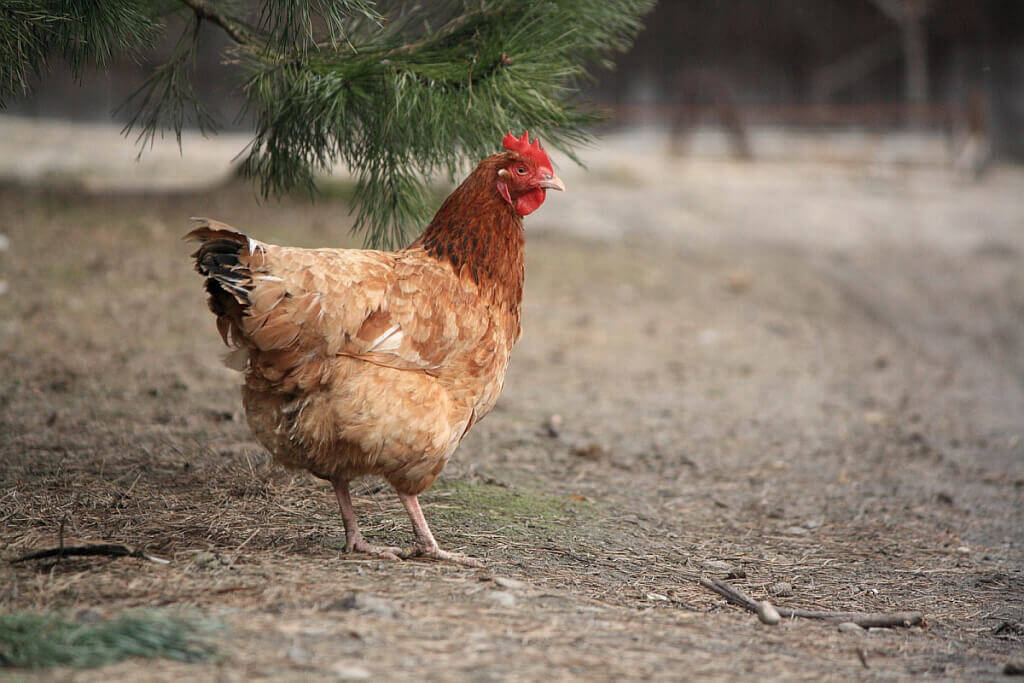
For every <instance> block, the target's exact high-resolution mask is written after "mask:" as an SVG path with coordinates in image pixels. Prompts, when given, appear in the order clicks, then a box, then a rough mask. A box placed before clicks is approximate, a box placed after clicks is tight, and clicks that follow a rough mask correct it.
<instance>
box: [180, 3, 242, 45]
mask: <svg viewBox="0 0 1024 683" xmlns="http://www.w3.org/2000/svg"><path fill="white" fill-rule="evenodd" d="M179 2H181V4H183V5H186V6H187V7H189V8H191V9H192V11H193V12H195V13H196V16H197V17H199V19H205V20H207V21H209V22H212V23H214V24H216V25H217V26H220V27H221V28H222V29H224V32H225V33H227V34H228V37H229V38H231V40H233V41H235V42H236V43H238V44H239V45H247V44H248V43H249V42H250V41H249V36H248V35H247V34H246V31H245V29H243V28H241V27H239V26H236V25H235V23H234V22H233V21H231V20H230V19H228V18H227V17H223V16H221V15H219V14H217V13H216V12H214V11H213V10H212V9H210V8H209V6H207V4H206V2H205V0H179Z"/></svg>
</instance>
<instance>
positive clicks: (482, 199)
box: [413, 157, 525, 315]
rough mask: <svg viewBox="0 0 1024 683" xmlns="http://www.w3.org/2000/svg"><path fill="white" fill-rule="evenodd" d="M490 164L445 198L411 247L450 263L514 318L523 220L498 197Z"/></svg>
mask: <svg viewBox="0 0 1024 683" xmlns="http://www.w3.org/2000/svg"><path fill="white" fill-rule="evenodd" d="M492 159H493V157H492V158H489V159H485V160H484V161H483V162H482V163H481V164H480V166H479V167H477V170H476V171H474V172H473V173H472V174H471V175H470V176H469V177H468V178H466V180H465V181H464V182H463V183H462V185H460V186H459V187H458V188H457V189H456V190H455V191H454V192H452V194H451V195H449V196H448V199H446V200H445V201H444V204H442V205H441V208H440V209H438V211H437V215H435V216H434V219H433V220H432V221H431V222H430V225H428V226H427V229H426V230H425V231H424V232H423V234H422V235H421V236H420V238H419V239H418V240H416V242H415V243H414V245H413V246H421V247H423V249H425V250H426V251H427V253H428V254H430V255H431V256H433V257H434V258H436V259H438V260H440V261H448V262H449V263H451V264H452V268H453V269H454V270H455V273H456V274H457V275H459V276H460V277H465V278H470V279H472V280H473V281H474V282H476V283H477V285H479V286H480V291H481V293H483V294H485V295H487V294H490V295H491V296H492V297H493V300H494V301H495V303H499V304H501V305H503V306H508V307H509V310H511V311H513V312H515V313H516V314H517V315H518V312H519V307H520V303H521V301H522V298H523V245H524V242H525V240H524V238H523V218H522V216H520V215H519V214H517V213H516V212H515V210H514V209H513V208H512V207H511V206H510V205H509V204H508V203H507V202H506V201H505V200H504V199H502V197H501V195H500V194H499V193H498V190H497V177H498V176H497V172H498V165H497V162H492ZM489 162H490V163H489ZM492 167H493V168H492Z"/></svg>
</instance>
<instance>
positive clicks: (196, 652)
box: [0, 610, 219, 669]
mask: <svg viewBox="0 0 1024 683" xmlns="http://www.w3.org/2000/svg"><path fill="white" fill-rule="evenodd" d="M217 628H219V626H218V625H217V624H214V623H213V622H209V621H204V620H198V619H191V618H184V617H176V616H172V615H169V614H166V613H164V612H162V611H160V610H133V611H130V612H124V613H122V614H120V615H118V616H115V617H113V618H111V619H109V620H100V621H74V620H69V619H66V618H64V617H62V616H60V615H57V614H32V613H27V612H22V613H14V614H0V668H3V667H16V668H26V669H39V668H45V667H52V666H73V667H94V666H103V665H104V664H110V663H113V662H119V661H121V660H123V659H128V658H130V657H143V658H153V657H164V658H167V659H173V660H177V661H180V662H196V661H202V660H207V659H209V658H211V657H213V656H215V651H214V648H213V646H212V645H210V644H209V643H208V642H206V641H205V639H204V638H205V637H206V636H207V635H209V634H210V633H212V632H213V631H214V630H216V629H217Z"/></svg>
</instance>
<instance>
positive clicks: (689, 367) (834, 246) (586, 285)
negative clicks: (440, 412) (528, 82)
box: [0, 158, 1024, 680]
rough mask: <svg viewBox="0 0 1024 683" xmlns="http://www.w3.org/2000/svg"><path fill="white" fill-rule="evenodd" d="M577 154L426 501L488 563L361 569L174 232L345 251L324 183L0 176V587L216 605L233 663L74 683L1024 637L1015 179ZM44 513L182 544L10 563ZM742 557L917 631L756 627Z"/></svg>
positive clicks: (595, 664)
mask: <svg viewBox="0 0 1024 683" xmlns="http://www.w3.org/2000/svg"><path fill="white" fill-rule="evenodd" d="M567 176H569V177H567V178H566V180H567V181H570V180H571V181H572V182H570V183H569V185H570V193H569V194H567V195H566V196H565V197H564V198H563V197H561V196H554V197H551V198H549V200H548V204H547V205H546V206H545V207H544V208H543V209H541V210H540V211H538V213H537V214H536V215H535V216H532V217H531V218H530V219H529V225H528V253H527V261H528V265H527V294H526V302H525V309H526V314H525V321H524V328H525V336H524V339H523V341H522V342H521V343H520V345H519V347H517V349H516V352H515V353H514V354H513V361H512V366H511V367H510V369H509V373H508V377H507V379H506V384H505V392H504V394H503V396H502V398H501V400H500V402H499V403H498V406H497V408H496V409H495V411H494V412H493V413H492V414H491V415H490V416H489V417H488V418H487V419H486V420H484V421H483V422H482V423H481V424H479V425H478V426H477V427H475V429H474V431H473V432H472V433H471V434H470V435H469V437H468V438H467V439H466V440H465V441H464V442H463V445H462V446H461V447H460V449H459V450H458V451H457V453H456V455H455V457H454V458H453V461H452V463H451V464H450V465H449V467H448V469H447V470H446V471H445V472H444V474H443V475H442V479H441V480H440V481H439V483H438V484H437V485H436V486H435V487H434V488H433V489H432V490H431V491H430V492H428V493H427V494H426V495H425V496H424V508H425V511H426V515H427V518H428V520H429V521H430V522H431V524H432V527H433V529H434V532H435V534H436V535H437V537H438V539H439V541H440V542H441V543H442V545H443V546H444V547H447V548H449V549H452V550H458V551H460V552H464V553H468V554H470V555H473V556H475V557H478V558H480V559H481V560H483V561H484V562H485V563H486V565H487V568H486V569H485V570H470V569H465V568H461V567H456V566H450V565H446V564H439V563H433V562H427V561H407V562H381V561H378V560H373V559H366V558H363V557H352V556H348V555H346V554H345V553H344V552H343V548H344V532H343V529H342V526H341V520H340V517H339V516H338V514H337V511H336V508H335V505H334V502H333V498H332V496H331V494H330V492H329V489H328V488H327V487H326V486H325V485H324V484H323V482H319V481H317V480H315V479H313V478H312V477H310V476H308V475H304V474H292V473H288V472H285V471H283V470H281V469H279V468H278V467H276V466H274V465H273V464H272V463H271V462H270V461H269V458H268V456H267V454H266V453H265V452H263V451H262V450H261V449H260V447H259V446H258V445H257V444H256V443H255V442H254V441H253V440H252V438H251V436H250V435H249V433H248V430H247V427H246V425H245V421H244V418H243V416H242V415H241V414H240V409H241V406H240V400H239V396H238V388H237V385H238V378H237V375H236V374H235V373H233V372H231V371H229V370H227V369H225V368H223V367H222V366H221V365H220V360H219V359H220V356H221V354H222V352H223V349H222V348H221V344H220V341H219V338H218V336H217V333H216V331H215V329H214V325H213V320H212V318H211V316H210V315H209V313H208V312H207V310H206V306H205V303H204V296H203V292H202V291H201V284H200V280H199V278H198V276H197V275H195V273H193V272H192V271H191V269H190V265H189V259H188V257H187V255H188V251H189V249H188V247H187V246H186V245H185V244H184V243H182V242H181V241H180V236H181V235H182V234H183V233H184V232H185V231H186V230H187V228H188V224H187V217H188V216H190V215H206V216H211V217H217V218H220V219H223V220H225V221H227V222H229V223H231V224H233V225H235V226H238V227H239V228H241V229H244V230H246V231H248V232H250V233H251V234H253V235H256V236H258V237H260V238H261V239H264V240H267V241H274V242H287V243H292V244H298V245H304V246H322V245H338V244H346V243H347V244H352V243H353V239H352V238H351V237H349V236H347V229H348V226H349V225H350V221H349V218H348V217H347V209H346V207H345V205H344V201H343V199H331V198H325V199H323V200H321V201H320V202H318V203H317V204H315V205H313V206H310V205H307V204H304V203H302V202H299V201H284V202H281V203H276V202H274V203H265V204H260V203H258V202H257V201H256V200H255V199H254V198H253V196H252V192H251V190H250V189H248V188H245V187H240V186H236V185H231V184H229V185H227V186H224V187H220V188H217V189H216V190H211V191H208V192H196V193H190V194H176V195H168V194H154V195H140V194H130V195H113V194H107V195H86V194H78V193H69V192H57V191H33V190H28V189H26V188H21V187H13V186H10V187H6V188H3V189H0V232H2V233H4V234H6V235H7V237H8V238H9V248H8V249H7V250H6V251H0V280H4V281H6V283H7V291H6V293H5V294H3V295H0V558H2V559H3V560H4V561H3V562H2V563H0V609H3V610H49V609H63V610H67V611H68V612H69V613H71V614H76V613H79V611H80V610H91V611H93V612H95V613H98V614H100V615H105V614H113V613H115V612H118V611H120V610H123V609H126V608H132V607H138V606H160V607H166V608H169V609H188V610H193V611H195V612H198V613H200V614H204V615H209V616H212V617H215V618H218V619H220V620H222V621H223V622H224V625H225V626H224V629H223V630H222V631H221V633H220V635H219V636H218V644H219V647H220V650H221V652H222V653H223V654H224V657H223V658H221V659H220V660H218V661H215V662H210V663H205V664H178V663H173V662H166V661H158V662H139V661H128V662H124V663H121V664H118V665H114V666H110V667H106V668H104V669H100V670H85V671H69V670H64V671H60V672H58V673H59V675H60V676H61V677H67V678H70V679H73V680H110V679H112V678H114V679H121V678H139V679H147V680H178V679H180V678H182V677H187V678H192V679H206V680H208V679H212V678H217V679H228V680H243V679H250V678H261V679H273V680H294V679H298V678H302V679H303V680H328V679H336V678H339V677H340V678H374V679H380V678H389V679H414V678H416V679H419V678H427V679H433V680H438V679H440V680H450V679H473V680H488V679H501V678H526V679H539V678H555V679H587V680H613V679H621V678H655V679H679V678H689V677H693V676H715V677H722V678H738V677H747V676H756V677H770V678H776V677H778V678H787V679H790V678H791V679H815V680H818V679H822V678H831V679H848V678H892V677H906V676H915V675H922V676H927V677H929V678H963V677H971V678H975V677H981V678H984V677H998V676H1001V675H1002V674H1001V672H1002V669H1003V666H1004V665H1005V663H1006V662H1007V661H1010V660H1011V659H1014V658H1020V657H1021V656H1024V647H1022V645H1024V625H1022V622H1024V533H1022V530H1024V441H1022V433H1024V230H1022V226H1024V201H1022V200H1021V197H1022V196H1024V172H1022V171H1021V170H1020V169H1012V168H996V169H995V170H994V171H993V172H992V173H991V174H990V175H989V176H987V177H986V178H984V179H983V180H982V182H980V183H976V184H974V183H971V184H969V183H965V182H962V181H961V180H958V179H957V178H956V177H954V176H952V175H950V174H949V173H948V172H946V171H945V170H944V169H941V168H934V167H933V168H929V167H924V168H911V167H903V166H885V167H876V166H872V165H868V164H863V165H850V164H847V165H841V164H811V163H805V164H788V165H787V164H783V163H781V162H780V163H768V162H765V163H755V164H733V163H729V162H722V161H703V162H696V161H690V162H684V161H671V160H665V159H660V158H658V159H657V160H656V161H654V162H651V163H649V164H647V165H646V166H638V165H635V164H634V165H631V164H630V162H628V161H621V160H611V161H607V162H602V163H599V164H597V165H595V167H594V168H593V169H592V170H591V171H590V172H589V174H584V173H583V172H582V171H576V172H573V173H567ZM559 202H562V203H561V204H559ZM609 226H610V227H609ZM555 416H557V417H555ZM356 505H357V510H358V512H359V513H360V516H361V519H362V522H363V524H364V531H365V533H366V535H367V537H368V538H369V539H370V540H371V541H373V542H379V543H384V544H387V545H408V544H409V543H410V541H411V531H410V529H409V527H408V523H407V520H406V519H405V517H404V515H403V513H402V510H401V506H400V505H399V504H398V502H397V500H396V499H395V498H394V496H393V495H392V494H391V492H390V491H389V490H388V489H387V488H386V487H382V486H381V485H380V484H379V482H376V481H372V480H370V481H366V482H364V483H363V484H362V485H361V486H360V487H359V488H358V489H357V502H356ZM61 530H63V535H64V543H66V544H68V545H71V544H74V543H79V542H110V543H123V544H127V545H130V546H132V547H139V548H144V549H145V551H146V552H148V553H150V554H152V555H156V556H159V557H162V558H166V559H168V560H170V563H169V564H166V565H161V564H156V563H152V562H147V561H146V560H143V559H137V558H126V557H122V558H102V557H101V558H68V559H64V560H63V561H60V562H54V561H52V560H48V561H36V562H24V563H18V564H10V563H9V562H7V560H10V559H12V558H16V557H18V556H20V555H23V554H24V553H27V552H29V551H32V550H35V549H39V548H46V547H51V546H55V545H57V544H58V543H59V541H60V535H61ZM730 574H731V575H732V576H734V577H736V576H745V578H733V579H731V581H732V582H733V583H734V584H735V585H737V586H740V587H742V588H743V589H744V590H745V591H746V592H747V593H749V594H751V595H752V596H753V597H755V598H757V599H767V598H770V599H771V600H773V601H774V602H775V603H776V604H778V605H780V606H786V607H800V608H806V609H822V610H842V611H861V612H882V611H910V610H916V611H921V612H923V613H924V615H925V620H926V621H925V624H924V625H923V626H920V627H914V628H900V629H873V630H871V631H868V632H866V633H862V634H848V633H841V632H839V631H838V630H837V628H836V625H835V624H828V623H822V622H814V621H808V620H796V621H784V622H783V623H782V624H780V625H778V626H774V627H771V626H766V625H763V624H761V623H760V622H759V621H758V620H757V618H756V617H755V616H753V615H751V614H749V613H747V612H744V611H743V610H741V609H739V608H737V607H733V606H730V605H727V604H725V602H724V601H723V600H722V599H721V598H719V597H718V596H717V595H715V594H714V593H711V592H709V591H707V590H706V589H704V588H702V587H701V586H700V585H699V584H698V582H697V580H698V579H699V578H700V577H701V576H709V577H715V578H724V577H725V576H727V575H730ZM509 579H511V580H512V581H509ZM780 582H785V583H788V584H790V586H791V588H790V589H789V590H786V589H785V587H779V586H777V584H779V583H780ZM780 590H781V593H782V594H781V595H775V593H779V592H780ZM353 594H355V595H357V596H359V597H358V598H356V599H355V601H354V602H352V601H349V602H346V601H345V600H344V598H346V597H349V596H351V595H353ZM374 598H379V599H378V600H375V599H374ZM7 675H8V676H13V677H17V678H23V677H25V676H26V674H25V672H13V673H10V672H9V673H8V674H7ZM33 675H36V676H38V677H39V678H44V677H46V678H49V677H51V676H53V672H49V673H44V674H33Z"/></svg>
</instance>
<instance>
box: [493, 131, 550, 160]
mask: <svg viewBox="0 0 1024 683" xmlns="http://www.w3.org/2000/svg"><path fill="white" fill-rule="evenodd" d="M502 144H503V145H504V146H505V149H507V150H508V151H510V152H517V153H519V154H522V155H523V156H524V157H526V158H528V159H531V160H532V161H533V162H534V163H535V164H537V165H538V166H540V167H541V168H546V169H549V170H550V169H551V160H550V159H548V153H547V152H545V151H544V150H543V149H541V146H540V140H539V139H538V140H534V141H533V144H530V131H528V130H527V131H524V132H523V137H521V138H517V137H516V136H515V135H512V133H509V134H508V135H506V136H505V139H504V140H502Z"/></svg>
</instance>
